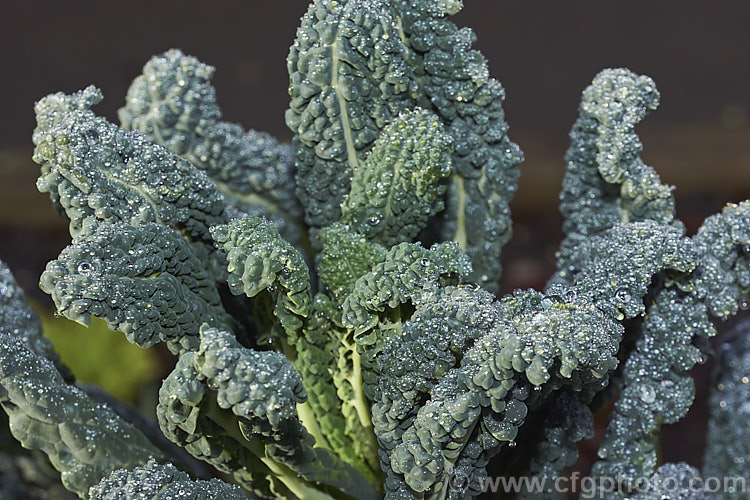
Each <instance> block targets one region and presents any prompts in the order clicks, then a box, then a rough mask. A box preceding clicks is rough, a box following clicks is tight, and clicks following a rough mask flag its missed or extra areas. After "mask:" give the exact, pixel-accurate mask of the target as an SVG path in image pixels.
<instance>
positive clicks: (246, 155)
mask: <svg viewBox="0 0 750 500" xmlns="http://www.w3.org/2000/svg"><path fill="white" fill-rule="evenodd" d="M213 74H214V68H213V67H211V66H208V65H206V64H203V63H201V62H200V61H198V60H197V59H195V58H194V57H191V56H187V55H185V54H183V53H182V52H181V51H179V50H175V49H173V50H169V51H167V52H165V53H163V54H160V55H158V56H154V57H153V58H151V60H150V61H149V62H148V63H146V65H145V66H144V67H143V74H142V75H139V76H138V77H136V78H135V80H133V83H132V84H131V86H130V88H129V90H128V94H127V98H126V102H125V107H123V108H121V109H120V110H119V112H118V116H119V118H120V122H121V124H122V125H121V126H122V128H124V129H125V130H138V131H140V132H142V133H143V134H144V135H145V136H146V137H148V139H149V140H151V141H153V142H154V143H156V144H161V145H162V146H164V147H166V148H167V149H168V150H170V151H171V152H173V153H175V154H177V155H180V156H182V157H184V158H186V159H188V160H189V161H190V162H191V163H192V164H193V165H195V166H196V167H197V168H199V169H201V170H203V171H205V172H206V174H207V175H208V177H209V178H211V180H212V181H213V182H214V184H216V186H217V187H218V189H219V191H221V193H222V194H223V195H224V196H225V197H226V199H227V201H228V202H230V203H232V204H233V205H234V206H235V207H237V208H238V209H240V210H241V211H243V212H245V213H247V214H249V215H256V216H263V217H266V218H268V219H270V220H272V221H273V222H274V224H276V226H277V227H278V229H279V231H280V232H281V234H282V235H284V237H285V238H286V239H287V240H289V241H291V242H293V243H296V242H298V241H299V240H300V238H301V234H300V231H301V223H302V207H301V205H300V203H299V201H298V199H297V197H296V195H295V194H294V189H295V182H294V177H295V174H296V170H295V167H294V159H293V154H292V148H291V146H289V145H288V144H280V143H279V142H278V141H276V140H275V139H274V138H273V137H271V136H270V135H268V134H266V133H263V132H257V131H255V130H249V131H245V130H244V129H242V127H240V126H239V125H236V124H233V123H227V122H223V121H220V120H221V116H222V113H221V110H220V109H219V106H218V104H217V102H216V90H215V89H214V87H213V86H212V85H211V78H212V77H213Z"/></svg>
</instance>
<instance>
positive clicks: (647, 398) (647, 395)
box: [638, 384, 656, 404]
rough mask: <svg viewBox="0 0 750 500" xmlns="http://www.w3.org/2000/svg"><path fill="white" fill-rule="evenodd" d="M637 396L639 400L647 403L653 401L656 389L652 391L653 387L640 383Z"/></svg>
mask: <svg viewBox="0 0 750 500" xmlns="http://www.w3.org/2000/svg"><path fill="white" fill-rule="evenodd" d="M638 392H639V396H640V398H641V401H643V402H644V403H647V404H651V403H653V402H654V401H656V391H654V388H653V387H651V386H650V385H648V384H645V385H642V386H641V387H640V388H639V389H638Z"/></svg>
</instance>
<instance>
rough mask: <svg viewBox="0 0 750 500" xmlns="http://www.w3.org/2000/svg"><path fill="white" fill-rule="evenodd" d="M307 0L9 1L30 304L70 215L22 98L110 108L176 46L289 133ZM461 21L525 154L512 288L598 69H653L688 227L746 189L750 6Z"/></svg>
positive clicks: (543, 239) (688, 4)
mask: <svg viewBox="0 0 750 500" xmlns="http://www.w3.org/2000/svg"><path fill="white" fill-rule="evenodd" d="M306 5H307V2H306V1H303V0H279V1H276V2H260V1H245V2H239V1H238V2H214V3H212V4H211V5H210V6H209V4H208V3H207V2H205V1H196V0H183V1H181V2H173V1H165V2H141V1H132V0H131V1H128V2H126V3H125V2H119V3H118V2H97V3H94V2H59V1H57V2H52V1H44V2H41V1H27V2H7V3H6V4H5V5H3V13H2V15H1V16H0V62H1V63H2V71H1V72H0V90H1V91H0V100H1V101H2V109H3V119H2V120H0V259H2V260H4V261H6V262H7V263H8V264H9V265H10V267H11V269H13V270H14V273H15V274H16V277H17V278H18V280H19V282H20V283H21V285H22V286H23V287H24V288H25V289H26V290H27V291H28V292H29V294H30V295H31V297H32V298H33V299H34V300H35V301H36V302H37V304H38V305H39V308H40V309H41V310H48V309H49V308H50V307H51V302H50V301H49V299H48V298H47V297H46V296H45V295H44V294H42V293H41V292H39V290H38V288H37V285H36V283H37V279H38V276H39V274H40V273H41V271H42V269H43V267H44V265H45V263H46V262H47V261H48V260H50V259H53V258H55V257H56V255H57V254H58V253H59V251H60V250H61V249H62V248H63V247H64V246H65V245H66V244H67V243H68V242H69V236H68V233H67V228H66V223H65V222H64V221H63V220H61V219H60V218H58V217H57V216H56V214H55V213H54V211H53V209H52V206H51V204H50V203H49V200H48V199H47V198H46V197H45V196H42V195H41V194H39V193H38V192H37V191H36V189H35V185H34V183H35V179H36V176H37V166H36V165H35V164H34V163H33V162H32V161H31V154H32V145H31V131H32V130H33V128H34V125H35V123H34V115H33V109H32V108H33V103H34V102H35V101H36V100H38V99H39V98H41V97H42V96H44V95H46V94H48V93H51V92H56V91H64V92H72V91H75V90H78V89H81V88H83V87H85V86H87V85H89V84H94V85H96V86H98V87H100V88H101V89H102V90H103V92H104V96H105V99H104V102H103V103H102V104H101V105H99V107H98V108H97V111H98V112H99V113H100V114H102V115H104V116H106V117H108V118H109V119H110V120H113V121H116V111H117V109H118V108H119V107H120V106H122V104H123V103H124V97H125V92H126V90H127V88H128V86H129V84H130V81H131V80H132V79H133V78H134V77H135V76H136V75H138V74H139V73H140V70H141V67H142V66H143V64H144V63H145V62H146V61H147V60H148V59H149V57H150V56H151V55H153V54H156V53H160V52H163V51H165V50H167V49H169V48H173V47H175V48H181V49H182V50H183V51H185V52H186V53H188V54H191V55H194V56H196V57H198V58H199V59H200V60H202V61H203V62H206V63H209V64H211V65H214V66H216V67H217V72H216V76H215V78H214V85H215V87H216V89H217V94H218V98H219V103H220V105H221V107H222V109H223V112H224V119H225V120H228V121H233V122H238V123H241V124H242V125H243V126H244V127H246V128H255V129H260V130H265V131H267V132H270V133H272V134H274V135H276V136H277V137H279V138H280V139H284V140H288V139H290V135H291V134H290V132H289V130H288V129H287V128H286V127H285V125H284V118H283V117H284V110H285V109H286V105H287V99H288V96H287V73H286V65H285V57H286V54H287V51H288V46H289V44H290V43H291V42H292V40H293V37H294V33H295V29H296V26H297V23H298V19H299V17H300V16H301V15H302V13H303V12H304V11H305V9H306ZM454 20H455V22H456V23H457V24H458V25H463V26H471V27H472V28H473V29H474V31H475V32H476V34H477V36H478V41H477V43H476V45H475V46H476V48H478V49H480V50H481V51H482V52H483V54H484V55H485V57H487V59H488V60H489V67H490V73H491V74H492V76H494V77H496V78H498V79H499V80H500V81H501V82H502V83H503V85H504V86H505V88H506V91H507V96H508V97H507V100H506V104H505V110H506V114H507V121H508V122H509V124H510V127H511V128H510V136H511V138H512V139H513V140H514V141H515V142H517V143H518V144H519V145H520V146H521V148H522V149H523V150H524V152H525V154H526V161H525V163H524V164H523V165H522V175H521V181H520V185H519V190H518V193H517V195H516V198H515V199H514V200H513V203H512V205H511V207H512V209H513V216H514V233H515V234H514V237H513V241H512V242H511V244H510V245H509V247H508V249H507V251H506V252H505V255H504V258H503V260H504V261H505V276H504V283H503V289H504V290H505V291H507V290H511V289H513V288H516V287H529V286H535V287H541V286H543V284H544V282H545V280H546V279H547V277H548V276H549V275H550V273H551V272H552V267H553V264H554V258H553V254H554V251H555V249H556V247H557V244H558V242H559V240H560V236H561V235H560V230H559V227H560V217H559V215H558V213H557V203H558V200H557V193H558V191H559V186H560V182H561V179H562V176H563V173H564V161H563V156H564V154H565V149H566V148H567V145H568V138H567V134H568V131H569V129H570V126H571V125H572V123H573V122H574V120H575V118H576V115H577V107H578V101H579V96H580V93H581V91H582V90H583V88H584V87H586V85H588V83H589V82H590V81H591V79H592V77H593V76H594V75H595V74H596V73H597V72H598V71H599V70H601V69H603V68H606V67H628V68H630V69H632V70H634V71H636V72H639V73H643V74H648V75H649V76H651V77H652V78H654V80H655V81H656V83H657V86H658V88H659V90H660V91H661V94H662V103H661V106H660V107H659V109H658V110H657V111H655V112H653V113H652V114H651V115H649V116H648V117H647V118H646V120H645V121H644V123H643V124H642V126H640V127H639V129H638V130H639V133H640V136H641V139H642V142H643V144H644V151H643V155H642V156H643V159H644V161H645V162H646V163H647V164H649V165H651V166H653V167H655V168H656V170H657V171H658V172H659V174H660V175H661V177H662V180H663V181H665V182H667V183H670V184H674V185H676V186H677V187H678V188H677V190H676V191H675V194H676V198H677V209H678V215H679V217H680V218H682V220H684V221H685V222H686V225H687V227H688V231H689V233H690V234H692V233H694V232H695V230H696V229H697V227H698V226H699V224H700V222H701V221H702V220H703V219H704V218H705V217H706V216H707V215H710V214H712V213H715V212H717V211H719V210H721V208H722V206H723V205H724V204H725V203H726V202H729V201H731V202H737V201H741V200H744V199H746V198H749V197H750V123H749V122H748V113H749V112H750V30H748V26H750V3H748V2H745V1H740V0H735V1H712V2H706V1H698V0H682V1H679V2H678V1H675V0H669V1H666V0H665V1H661V2H653V1H644V0H637V1H629V2H600V1H594V0H583V1H581V0H579V1H577V2H558V1H551V0H541V1H536V2H523V1H521V0H503V1H490V0H466V5H465V8H464V10H463V12H462V13H460V14H459V15H458V16H456V17H455V18H454ZM47 320H48V321H58V322H64V321H65V320H62V319H59V320H55V319H54V318H51V316H47ZM60 325H62V326H60ZM51 329H52V330H60V331H62V333H61V334H60V335H62V337H61V338H62V339H63V340H62V341H60V342H61V343H65V342H67V343H68V344H70V345H75V344H76V343H78V342H73V341H70V339H71V338H73V337H71V335H73V334H72V333H65V331H66V327H65V324H64V323H61V324H58V326H56V327H51ZM71 331H72V330H71ZM78 334H80V335H83V334H82V333H80V332H79V333H78ZM76 338H78V337H76ZM65 339H68V340H67V341H66V340H65ZM79 342H81V343H83V341H82V340H81V341H79ZM79 345H80V344H79ZM123 349H125V347H123ZM74 350H75V349H74ZM103 352H110V353H117V352H119V351H118V350H117V349H115V348H106V349H103ZM113 355H114V356H120V355H119V354H113ZM123 356H124V355H123ZM128 365H130V366H140V365H134V364H133V363H128ZM710 368H711V367H710V364H709V365H704V366H701V367H698V369H697V372H696V377H697V379H698V380H699V383H698V403H697V404H696V405H695V407H694V409H693V410H691V414H690V416H689V418H687V419H686V420H684V421H683V422H681V423H680V424H678V425H675V426H671V427H670V428H669V429H667V430H666V431H665V434H664V440H665V443H664V444H665V446H664V448H663V449H664V458H665V459H666V460H687V461H688V462H690V463H692V464H693V465H700V455H701V450H702V440H703V432H704V431H703V429H702V426H703V425H704V422H705V406H704V404H703V397H704V396H703V395H704V393H705V390H706V387H707V384H708V380H709V375H708V374H709V372H710ZM149 370H150V369H145V368H138V369H137V370H136V372H137V374H141V375H142V374H143V373H152V372H153V373H154V374H153V375H149V377H150V378H154V377H158V372H159V371H160V370H155V371H154V370H151V371H149ZM94 372H96V370H94ZM91 377H93V378H94V379H95V375H91ZM149 377H146V379H148V378H149ZM93 381H97V380H96V379H95V380H93ZM99 382H101V381H99ZM105 385H106V382H105ZM120 397H123V398H124V399H128V398H129V397H130V398H132V397H133V396H132V395H130V396H128V395H127V394H126V395H124V396H123V395H120ZM591 447H592V449H593V445H591ZM583 467H584V470H585V465H584V466H583Z"/></svg>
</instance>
